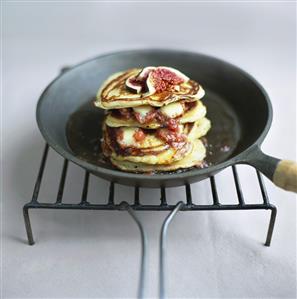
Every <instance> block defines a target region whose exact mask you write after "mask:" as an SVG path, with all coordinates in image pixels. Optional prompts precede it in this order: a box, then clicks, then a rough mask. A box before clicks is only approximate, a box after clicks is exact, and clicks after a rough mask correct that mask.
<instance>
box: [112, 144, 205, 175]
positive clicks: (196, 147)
mask: <svg viewBox="0 0 297 299" xmlns="http://www.w3.org/2000/svg"><path fill="white" fill-rule="evenodd" d="M205 156H206V149H205V146H204V145H203V143H202V142H201V141H200V140H199V139H197V140H195V141H194V142H193V147H192V150H191V152H190V153H189V154H188V155H187V156H185V157H184V158H183V159H181V160H179V161H176V162H173V163H171V164H167V165H150V164H145V163H133V162H129V161H120V160H117V159H115V158H113V157H112V158H111V159H110V161H111V163H112V164H113V165H114V166H115V167H117V168H119V169H121V170H123V171H127V172H144V173H145V172H161V171H174V170H178V169H185V168H189V167H193V166H197V167H198V166H201V165H202V163H203V159H204V158H205Z"/></svg>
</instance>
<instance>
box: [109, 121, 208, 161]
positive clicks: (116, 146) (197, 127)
mask: <svg viewBox="0 0 297 299" xmlns="http://www.w3.org/2000/svg"><path fill="white" fill-rule="evenodd" d="M209 128H210V121H209V120H208V119H207V118H202V119H200V120H198V121H196V122H194V123H187V124H185V125H180V130H181V133H182V134H183V135H185V136H186V139H184V140H182V141H180V142H176V143H174V146H172V144H173V143H172V144H169V143H167V142H166V141H165V140H163V139H161V138H160V137H159V135H158V133H157V131H156V130H146V132H145V137H144V138H143V140H141V141H137V140H135V138H134V136H135V135H134V134H135V133H137V132H138V130H139V129H138V128H137V127H121V128H111V127H108V126H106V125H104V128H103V139H104V144H103V152H104V155H105V156H107V157H112V158H113V159H116V160H118V161H130V162H136V163H146V164H171V163H173V162H175V161H178V160H181V159H183V158H184V157H185V156H186V155H188V154H189V153H190V151H191V150H192V147H193V141H195V140H197V139H198V138H200V137H202V136H204V135H205V134H206V133H207V131H208V130H209ZM162 130H163V129H162Z"/></svg>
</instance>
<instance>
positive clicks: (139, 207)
mask: <svg viewBox="0 0 297 299" xmlns="http://www.w3.org/2000/svg"><path fill="white" fill-rule="evenodd" d="M49 149H50V148H49V146H48V144H46V145H45V148H44V152H43V155H42V159H41V163H40V168H39V172H38V175H37V179H36V183H35V187H34V191H33V196H32V200H31V201H30V202H29V203H27V204H25V205H24V207H23V213H24V219H25V226H26V232H27V237H28V243H29V245H33V244H34V238H33V232H32V227H31V221H30V216H29V210H30V209H57V210H59V209H64V210H118V211H127V212H128V213H129V215H131V217H132V218H133V219H134V221H135V223H136V225H137V226H138V228H139V232H140V236H141V245H142V246H141V251H142V252H141V261H140V272H139V273H140V274H139V284H138V298H143V297H144V295H145V281H146V270H147V267H146V264H147V254H146V252H147V237H146V232H145V231H144V229H143V226H142V224H141V222H140V221H139V219H138V216H137V213H136V212H135V211H170V213H169V214H168V216H167V217H166V219H165V220H164V222H163V225H162V228H161V233H160V276H159V282H160V283H159V292H160V293H159V294H160V298H165V297H166V296H165V290H166V285H165V260H166V259H165V254H166V236H167V230H168V227H169V224H170V222H171V221H172V220H173V218H174V216H175V215H176V214H177V213H178V212H179V211H213V210H216V211H226V210H270V211H271V214H270V222H269V226H268V232H267V237H266V241H265V246H270V243H271V238H272V234H273V228H274V223H275V218H276V213H277V209H276V207H275V206H274V205H272V204H271V203H270V202H269V198H268V195H267V192H266V188H265V185H264V182H263V179H262V176H261V174H260V173H259V172H258V171H257V170H256V173H257V178H258V183H259V187H260V190H261V195H262V203H255V204H250V203H248V204H247V203H245V201H244V196H243V192H242V189H241V184H240V180H239V176H238V172H237V168H236V166H231V167H232V173H233V179H234V184H235V187H236V193H237V200H238V203H237V204H221V203H220V201H219V196H218V192H217V187H216V181H215V177H214V176H211V177H210V178H209V181H210V186H211V192H212V200H213V202H212V204H208V205H204V204H203V205H200V204H195V203H193V201H192V192H191V186H190V185H189V184H186V185H185V186H184V187H185V193H186V201H185V202H184V201H180V202H178V203H177V204H176V205H171V204H168V202H167V199H166V188H164V187H162V188H160V203H159V204H158V205H148V204H142V203H141V201H140V198H139V191H140V188H139V187H134V202H133V204H128V203H127V202H125V201H122V202H121V203H119V204H116V203H115V200H114V189H115V184H114V183H113V182H111V183H110V186H109V195H108V198H107V199H106V203H105V204H93V203H91V202H89V201H88V186H89V178H90V175H91V174H90V173H89V172H88V171H85V176H84V183H83V187H82V195H81V200H80V202H79V203H75V204H69V203H63V192H64V186H65V181H66V176H67V169H68V164H69V161H68V160H66V159H64V162H63V168H62V173H61V177H60V182H59V187H58V191H57V197H56V201H55V202H54V203H41V202H39V201H38V195H39V190H40V187H41V183H42V177H43V173H44V169H45V167H46V161H47V156H48V152H49Z"/></svg>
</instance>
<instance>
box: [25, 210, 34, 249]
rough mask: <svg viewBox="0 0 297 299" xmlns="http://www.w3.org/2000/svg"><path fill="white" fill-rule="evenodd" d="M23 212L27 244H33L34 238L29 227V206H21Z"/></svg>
mask: <svg viewBox="0 0 297 299" xmlns="http://www.w3.org/2000/svg"><path fill="white" fill-rule="evenodd" d="M23 214H24V220H25V226H26V232H27V237H28V244H29V245H34V243H35V242H34V239H33V233H32V228H31V222H30V217H29V208H28V207H26V206H24V208H23Z"/></svg>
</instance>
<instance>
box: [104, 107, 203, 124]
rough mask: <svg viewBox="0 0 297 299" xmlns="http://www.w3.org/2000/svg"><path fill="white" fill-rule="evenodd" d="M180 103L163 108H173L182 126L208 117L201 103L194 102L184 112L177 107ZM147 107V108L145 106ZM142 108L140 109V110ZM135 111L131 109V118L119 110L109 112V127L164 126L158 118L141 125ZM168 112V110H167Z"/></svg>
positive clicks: (172, 112)
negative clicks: (124, 115)
mask: <svg viewBox="0 0 297 299" xmlns="http://www.w3.org/2000/svg"><path fill="white" fill-rule="evenodd" d="M179 103H180V102H175V103H171V104H168V105H166V106H163V107H162V108H163V109H164V108H165V107H166V108H172V109H170V110H171V111H170V112H171V114H172V115H173V116H175V115H174V114H176V115H177V117H174V118H175V119H176V120H177V121H178V122H179V123H180V124H185V123H191V122H195V121H197V120H199V119H201V118H203V117H204V116H205V115H206V107H205V106H204V105H203V103H202V102H201V101H196V102H193V105H192V106H191V108H190V109H189V110H187V111H186V112H184V110H181V111H180V109H179V107H176V105H177V104H179ZM181 106H183V105H181ZM145 107H147V106H145ZM139 108H140V107H138V109H139ZM134 109H135V108H134ZM134 109H132V108H130V110H131V112H130V116H129V118H124V117H122V116H121V114H120V113H119V112H118V110H112V112H109V113H108V114H107V117H106V124H107V125H108V126H109V127H125V126H127V127H140V128H147V129H157V128H160V127H162V126H163V125H164V123H162V121H159V120H158V119H157V118H156V117H154V118H152V120H151V121H150V122H144V123H140V122H139V121H138V120H137V118H136V117H135V115H134V114H133V113H135V112H134ZM152 109H153V110H155V111H157V113H159V112H161V113H162V109H157V110H156V109H155V108H152ZM167 110H168V109H167Z"/></svg>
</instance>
